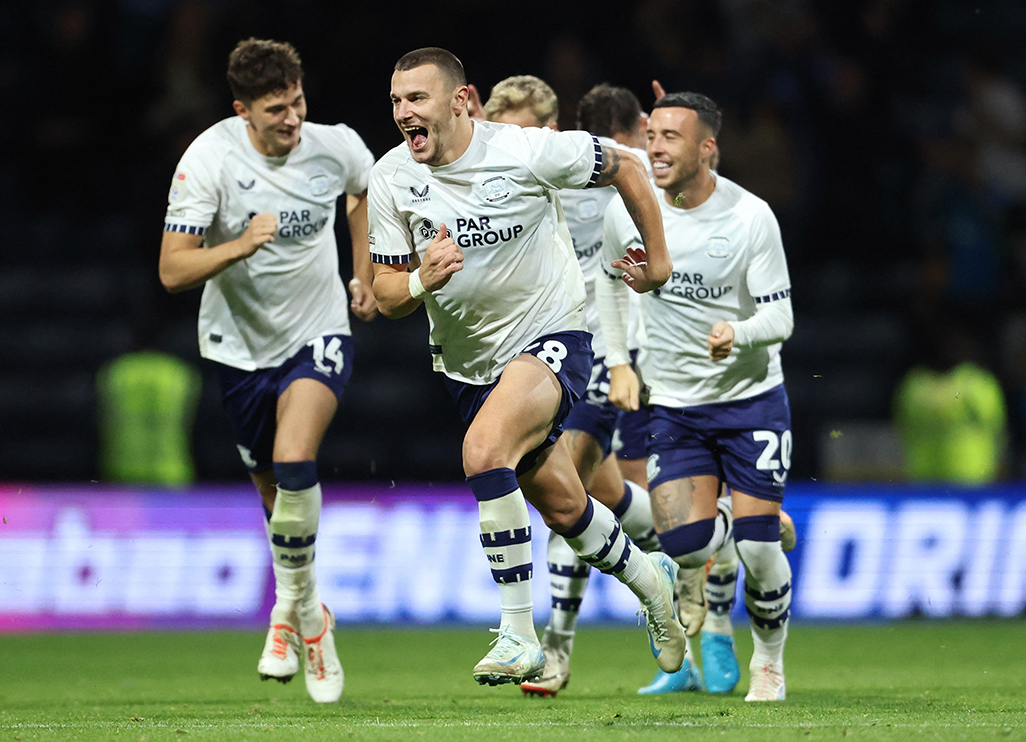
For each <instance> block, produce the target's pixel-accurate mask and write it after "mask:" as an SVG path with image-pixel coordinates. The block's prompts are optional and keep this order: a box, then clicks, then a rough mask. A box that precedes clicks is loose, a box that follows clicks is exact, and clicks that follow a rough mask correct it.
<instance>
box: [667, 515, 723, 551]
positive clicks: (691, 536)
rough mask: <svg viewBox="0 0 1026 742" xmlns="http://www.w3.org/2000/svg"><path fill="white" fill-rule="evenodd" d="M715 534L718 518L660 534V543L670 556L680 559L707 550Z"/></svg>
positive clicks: (699, 521) (700, 521) (678, 527)
mask: <svg viewBox="0 0 1026 742" xmlns="http://www.w3.org/2000/svg"><path fill="white" fill-rule="evenodd" d="M715 533H716V518H706V519H705V520H697V521H695V522H694V523H685V524H684V525H682V526H677V527H676V528H671V529H670V530H669V531H663V532H662V533H660V534H659V543H660V544H662V546H663V551H664V552H666V553H667V554H668V555H670V556H671V557H679V556H684V555H685V554H692V553H694V552H696V551H701V550H702V549H704V548H706V547H707V546H708V545H709V542H710V541H712V538H713V535H714V534H715Z"/></svg>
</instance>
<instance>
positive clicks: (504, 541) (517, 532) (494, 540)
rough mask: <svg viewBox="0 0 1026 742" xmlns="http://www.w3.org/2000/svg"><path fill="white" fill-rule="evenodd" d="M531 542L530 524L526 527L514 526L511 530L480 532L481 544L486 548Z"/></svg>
mask: <svg viewBox="0 0 1026 742" xmlns="http://www.w3.org/2000/svg"><path fill="white" fill-rule="evenodd" d="M529 543H531V526H527V528H514V529H513V530H512V531H496V532H495V533H482V534H481V546H483V547H485V548H486V549H487V548H489V547H494V546H514V545H516V544H529Z"/></svg>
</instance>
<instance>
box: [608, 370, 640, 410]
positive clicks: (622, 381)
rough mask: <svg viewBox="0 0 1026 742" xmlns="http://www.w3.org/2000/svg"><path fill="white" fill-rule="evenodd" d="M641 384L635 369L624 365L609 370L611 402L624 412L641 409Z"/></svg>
mask: <svg viewBox="0 0 1026 742" xmlns="http://www.w3.org/2000/svg"><path fill="white" fill-rule="evenodd" d="M640 394H641V383H640V382H639V381H638V375H637V374H636V373H634V369H633V368H631V367H630V366H628V365H627V364H624V365H622V366H613V367H612V368H611V369H609V401H610V402H612V403H613V404H614V405H616V406H617V407H618V408H619V409H621V410H623V411H624V412H633V411H634V410H637V409H638V408H639V407H640V399H639V397H640Z"/></svg>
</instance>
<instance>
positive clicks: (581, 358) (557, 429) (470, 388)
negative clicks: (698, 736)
mask: <svg viewBox="0 0 1026 742" xmlns="http://www.w3.org/2000/svg"><path fill="white" fill-rule="evenodd" d="M523 353H530V354H531V355H533V356H535V357H536V358H538V359H540V360H542V361H544V362H545V363H546V364H548V366H549V368H551V369H552V372H553V373H554V374H555V375H556V378H557V379H558V380H559V386H560V387H561V388H562V390H563V396H562V398H561V399H560V401H559V410H558V411H557V412H556V419H555V420H554V421H553V422H552V429H551V430H549V435H548V437H547V438H546V439H545V440H544V441H543V442H542V443H541V445H539V446H538V447H537V448H535V449H533V450H531V451H529V452H528V453H527V454H526V455H525V456H524V457H523V458H522V459H520V463H518V464H517V469H516V472H517V476H520V475H521V474H524V473H526V472H529V471H530V470H531V469H533V468H534V465H535V464H536V463H538V456H540V455H541V453H542V451H544V450H545V449H546V448H548V447H549V446H551V445H553V444H555V442H556V440H557V439H558V438H559V436H560V435H562V434H563V421H564V420H565V419H566V416H567V415H568V414H569V413H570V409H571V408H572V407H573V406H574V405H575V404H576V403H577V401H578V400H579V399H580V398H581V396H582V395H583V394H584V392H585V390H586V389H587V388H588V379H589V374H590V372H591V362H592V358H593V357H594V356H593V354H592V352H591V333H590V332H581V331H574V332H556V333H553V334H551V335H542V336H541V337H540V338H538V339H537V340H535V341H534V342H533V343H531V344H530V345H528V346H527V347H526V348H524V350H523ZM498 383H499V381H498V379H496V380H495V381H493V382H492V383H491V384H466V383H464V382H462V381H456V380H455V379H450V378H449V377H448V376H446V377H445V386H446V388H447V389H448V390H449V394H451V395H452V398H453V399H454V400H455V401H456V406H457V407H458V408H459V411H460V416H461V417H462V418H463V422H465V423H467V424H468V425H469V424H470V422H471V420H473V419H474V416H475V415H477V412H478V410H480V409H481V405H483V404H484V402H485V400H486V399H488V395H489V394H491V393H492V389H494V388H495V387H496V385H497V384H498Z"/></svg>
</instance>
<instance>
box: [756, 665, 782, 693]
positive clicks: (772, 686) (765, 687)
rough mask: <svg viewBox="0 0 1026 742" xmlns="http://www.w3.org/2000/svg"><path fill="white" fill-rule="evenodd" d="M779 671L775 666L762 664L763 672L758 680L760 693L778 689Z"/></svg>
mask: <svg viewBox="0 0 1026 742" xmlns="http://www.w3.org/2000/svg"><path fill="white" fill-rule="evenodd" d="M777 674H778V673H777V672H776V671H774V669H773V666H772V665H769V664H766V665H763V666H762V672H761V673H759V677H758V679H757V680H756V682H757V683H758V691H759V693H760V694H764V693H767V692H768V691H771V690H776V686H777V682H776V680H777Z"/></svg>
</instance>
